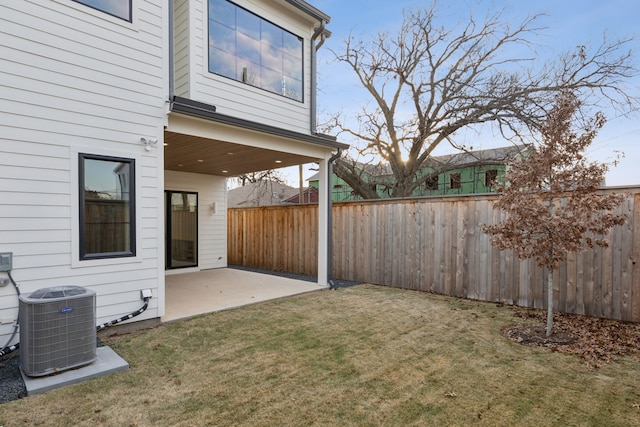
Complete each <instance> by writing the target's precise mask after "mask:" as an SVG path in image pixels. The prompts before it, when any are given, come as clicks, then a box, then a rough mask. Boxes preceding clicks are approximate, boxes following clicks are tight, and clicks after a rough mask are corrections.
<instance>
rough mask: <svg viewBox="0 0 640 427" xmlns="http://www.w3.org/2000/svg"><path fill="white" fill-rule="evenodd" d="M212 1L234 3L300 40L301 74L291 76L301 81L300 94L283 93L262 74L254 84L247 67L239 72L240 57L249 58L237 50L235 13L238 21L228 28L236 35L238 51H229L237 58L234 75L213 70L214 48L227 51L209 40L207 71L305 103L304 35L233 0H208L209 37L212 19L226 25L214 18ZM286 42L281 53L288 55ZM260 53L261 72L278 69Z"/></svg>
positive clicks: (239, 8) (261, 20)
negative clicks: (267, 81)
mask: <svg viewBox="0 0 640 427" xmlns="http://www.w3.org/2000/svg"><path fill="white" fill-rule="evenodd" d="M212 1H221V2H226V3H228V4H229V5H232V6H233V7H235V8H237V10H241V11H243V12H245V13H247V14H250V15H252V16H253V17H255V18H257V19H258V20H259V21H260V23H262V22H265V23H267V24H269V25H271V26H273V27H276V28H277V29H279V30H280V31H282V32H283V33H286V34H289V35H291V36H293V37H295V38H297V39H298V42H299V44H300V69H299V72H300V74H299V78H296V77H298V76H295V77H294V76H291V77H292V78H293V79H294V80H296V81H299V84H300V96H299V98H298V97H294V96H289V95H287V94H286V93H282V90H280V91H276V90H272V89H271V88H270V87H269V85H268V84H267V83H265V82H263V81H262V76H260V82H259V83H258V84H254V83H253V82H252V79H251V78H250V76H249V74H248V70H247V68H246V67H244V68H243V69H242V74H240V75H239V74H238V64H237V61H238V58H240V59H248V58H246V57H244V58H243V57H242V56H241V55H238V52H237V49H238V38H237V35H238V32H239V31H238V26H237V15H235V16H236V22H234V24H233V27H234V28H231V27H228V28H227V29H228V30H230V31H233V34H234V35H235V42H234V43H235V45H234V48H235V49H236V52H235V53H231V52H227V53H228V54H229V55H230V56H233V57H234V59H235V63H234V72H233V75H234V77H231V76H230V75H229V73H224V71H223V70H222V69H220V70H219V71H214V70H212V67H211V61H212V48H215V49H218V50H219V51H220V53H225V52H224V51H223V49H221V48H216V47H215V46H212V43H210V42H207V71H208V72H209V73H211V74H215V75H216V76H220V77H224V78H227V79H231V80H233V81H236V82H239V83H244V84H246V85H249V86H251V87H255V88H257V89H260V90H264V91H266V92H268V93H272V94H274V95H278V96H281V97H283V98H286V99H289V100H291V101H295V102H299V103H304V102H305V77H304V37H300V36H299V35H297V34H294V33H292V32H291V31H289V30H287V29H285V28H283V27H281V26H279V25H277V24H275V23H273V22H271V21H269V20H268V19H265V18H263V17H261V16H260V15H257V14H256V13H254V12H252V11H250V10H248V9H246V8H244V7H242V6H240V5H238V4H236V3H234V2H232V1H231V0H207V36H208V38H211V34H212V28H211V21H212V20H213V21H217V22H219V23H221V24H222V25H225V24H224V23H223V22H222V21H219V20H216V19H214V18H213V11H212V8H211V2H212ZM234 10H236V9H234ZM220 28H222V27H220ZM258 42H259V43H262V39H260V40H258ZM284 44H285V41H284V39H283V47H282V49H281V53H282V54H283V55H286V49H285V46H284ZM261 52H262V49H261ZM258 55H259V57H260V58H259V59H260V64H256V65H257V66H258V67H259V70H260V72H263V71H267V72H270V71H276V70H273V69H271V68H270V67H269V66H268V65H265V64H264V63H263V56H262V54H261V53H258ZM282 62H283V64H284V62H285V59H284V57H283V60H282ZM283 66H284V65H283ZM280 73H281V75H283V76H285V75H286V73H285V70H284V69H283V70H282V71H281V72H280Z"/></svg>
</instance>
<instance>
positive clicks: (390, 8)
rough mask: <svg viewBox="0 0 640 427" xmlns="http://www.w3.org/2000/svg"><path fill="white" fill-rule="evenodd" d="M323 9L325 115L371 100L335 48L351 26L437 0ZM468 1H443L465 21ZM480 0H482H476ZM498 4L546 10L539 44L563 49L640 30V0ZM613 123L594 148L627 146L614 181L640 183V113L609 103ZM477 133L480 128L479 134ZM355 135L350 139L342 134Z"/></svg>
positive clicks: (493, 141)
mask: <svg viewBox="0 0 640 427" xmlns="http://www.w3.org/2000/svg"><path fill="white" fill-rule="evenodd" d="M308 1H309V2H310V3H311V4H313V5H314V6H315V7H317V8H318V9H320V10H322V11H323V12H325V13H327V14H328V15H329V16H331V21H330V22H329V25H328V29H329V30H330V31H331V32H332V36H331V37H330V38H329V39H327V41H326V42H325V44H324V46H322V48H321V49H320V51H319V53H318V98H317V104H318V111H319V114H320V116H321V118H320V121H322V116H323V115H326V114H329V113H332V112H337V111H342V112H343V113H345V114H347V115H349V113H350V112H355V111H358V110H360V108H361V107H362V106H363V105H364V104H365V103H366V102H368V101H369V99H368V98H366V97H365V96H363V94H362V89H361V88H360V85H359V83H358V82H357V80H356V77H355V74H354V73H353V71H352V70H350V69H349V68H348V67H346V66H345V65H344V64H341V63H339V62H336V61H335V60H333V56H332V54H331V53H330V50H334V51H336V52H340V51H341V47H342V46H343V42H344V40H345V38H346V36H347V35H348V34H349V33H352V34H353V35H354V36H355V37H356V38H361V39H363V40H365V41H367V40H369V39H370V38H371V37H373V36H374V35H376V34H377V33H378V32H383V31H388V32H391V33H393V32H394V30H396V29H397V28H398V27H399V26H400V23H401V20H402V11H403V9H410V8H416V7H417V8H426V7H429V5H430V4H431V2H430V1H425V0H423V1H416V0H348V1H345V0H308ZM468 4H469V2H468V1H463V0H447V1H445V0H441V1H440V3H439V9H440V7H442V9H441V10H443V11H444V13H445V14H446V15H448V16H449V17H450V18H451V19H452V21H451V22H454V23H455V22H460V21H462V20H464V18H465V16H468V11H469V5H468ZM474 4H475V2H474ZM482 4H483V5H484V7H487V8H491V9H493V10H498V9H503V8H505V15H504V16H506V17H507V18H508V19H513V22H514V23H520V22H521V21H522V20H523V19H525V18H526V17H527V16H530V15H535V14H545V16H543V17H541V18H540V20H539V21H538V23H539V24H541V25H542V26H544V27H545V29H543V30H542V33H541V35H540V36H539V37H537V38H536V39H535V42H536V43H537V44H539V45H540V46H541V48H540V49H539V51H540V52H543V53H546V54H549V55H554V54H558V55H559V54H561V53H563V52H565V51H567V50H569V49H572V48H574V47H575V46H578V45H583V44H584V45H587V46H588V45H596V44H599V43H601V42H602V39H603V35H604V34H606V37H607V39H614V38H618V37H623V38H624V37H635V38H638V37H640V24H638V17H639V16H640V2H639V1H637V0H608V1H606V2H603V1H601V0H600V1H595V0H535V1H527V0H512V1H506V0H489V1H484V2H483V3H482ZM629 47H630V48H631V49H632V50H633V51H634V52H635V61H634V62H635V64H636V66H637V67H639V68H640V39H637V40H634V41H633V42H632V43H631V44H630V45H629ZM630 90H631V91H633V92H634V94H635V95H639V94H640V78H638V79H637V81H634V82H631V83H630ZM602 111H603V112H604V113H605V116H606V117H607V123H606V124H605V126H604V127H603V128H602V129H601V130H600V132H599V134H598V136H597V138H596V139H595V141H594V142H593V144H592V147H591V149H590V150H589V152H588V156H589V158H590V159H592V160H597V161H601V162H610V161H611V160H613V159H614V153H615V152H622V153H624V157H623V158H622V159H621V160H620V162H619V164H618V166H617V167H615V168H612V169H611V170H610V172H609V173H608V174H607V178H606V180H607V185H609V186H623V185H633V184H640V113H635V114H634V115H632V116H630V117H616V113H615V112H613V111H608V110H606V109H603V110H602ZM474 138H476V139H477V136H474ZM341 141H343V142H346V143H350V142H351V141H349V140H342V139H341ZM477 142H479V143H476V144H474V148H478V149H487V148H493V147H499V146H504V145H508V144H509V142H508V141H505V140H503V139H500V138H498V137H494V136H493V135H491V134H488V135H483V136H482V140H481V141H477ZM451 152H453V151H452V149H451V148H449V147H447V146H444V145H441V146H440V147H439V148H438V149H437V151H436V154H448V153H451ZM311 167H312V165H305V167H304V178H305V179H306V178H308V177H309V176H311V175H312V174H313V173H315V171H313V170H310V169H311ZM283 171H285V177H286V178H287V180H288V181H289V184H290V185H293V186H295V187H297V186H298V182H299V173H298V167H294V168H289V169H287V170H284V169H283Z"/></svg>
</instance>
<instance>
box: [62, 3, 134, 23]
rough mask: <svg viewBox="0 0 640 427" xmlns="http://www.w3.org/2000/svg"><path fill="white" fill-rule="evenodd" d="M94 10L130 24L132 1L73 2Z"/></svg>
mask: <svg viewBox="0 0 640 427" xmlns="http://www.w3.org/2000/svg"><path fill="white" fill-rule="evenodd" d="M74 1H76V2H78V3H82V4H84V5H87V6H89V7H92V8H94V9H97V10H100V11H102V12H105V13H108V14H109V15H113V16H115V17H116V18H120V19H124V20H125V21H129V22H131V2H132V1H133V0H74Z"/></svg>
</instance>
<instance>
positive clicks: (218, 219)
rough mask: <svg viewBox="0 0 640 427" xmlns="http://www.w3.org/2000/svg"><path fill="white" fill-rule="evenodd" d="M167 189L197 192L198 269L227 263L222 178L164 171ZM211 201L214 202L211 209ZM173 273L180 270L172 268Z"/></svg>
mask: <svg viewBox="0 0 640 427" xmlns="http://www.w3.org/2000/svg"><path fill="white" fill-rule="evenodd" d="M164 185H165V188H166V189H167V190H176V191H189V192H195V193H198V268H197V269H198V270H204V269H208V268H220V267H226V266H227V206H226V178H224V177H220V176H213V175H202V174H195V173H183V172H174V171H166V172H165V184H164ZM213 203H215V204H216V209H215V212H213ZM175 271H177V272H180V271H184V270H180V269H178V270H175Z"/></svg>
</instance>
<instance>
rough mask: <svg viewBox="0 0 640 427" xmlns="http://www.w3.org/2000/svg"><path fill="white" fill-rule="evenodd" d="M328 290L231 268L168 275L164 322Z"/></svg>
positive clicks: (297, 281) (315, 284)
mask: <svg viewBox="0 0 640 427" xmlns="http://www.w3.org/2000/svg"><path fill="white" fill-rule="evenodd" d="M322 289H328V287H327V286H321V285H318V284H317V283H314V282H307V281H304V280H296V279H290V278H287V277H280V276H273V275H269V274H261V273H255V272H252V271H244V270H237V269H232V268H219V269H214V270H203V271H198V272H192V273H182V274H169V275H167V276H166V278H165V295H166V305H165V315H164V316H163V317H162V321H163V322H170V321H173V320H178V319H184V318H188V317H193V316H196V315H199V314H204V313H212V312H215V311H221V310H228V309H231V308H237V307H242V306H244V305H249V304H255V303H258V302H262V301H269V300H273V299H278V298H284V297H287V296H291V295H297V294H302V293H306V292H313V291H318V290H322Z"/></svg>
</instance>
